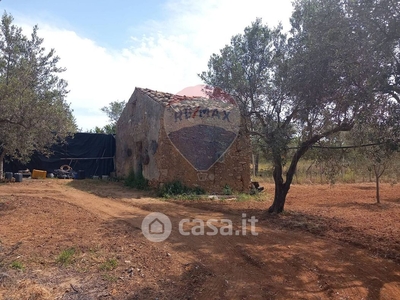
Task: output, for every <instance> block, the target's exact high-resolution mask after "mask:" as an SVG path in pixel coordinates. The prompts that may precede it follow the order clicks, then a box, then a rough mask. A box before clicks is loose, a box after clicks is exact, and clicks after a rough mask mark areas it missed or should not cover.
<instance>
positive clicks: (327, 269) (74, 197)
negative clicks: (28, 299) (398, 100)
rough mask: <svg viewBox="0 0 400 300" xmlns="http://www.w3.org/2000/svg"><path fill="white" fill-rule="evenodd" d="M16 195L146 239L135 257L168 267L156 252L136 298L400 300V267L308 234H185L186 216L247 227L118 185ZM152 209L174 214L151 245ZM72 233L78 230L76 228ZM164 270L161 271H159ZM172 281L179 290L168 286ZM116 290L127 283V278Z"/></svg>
mask: <svg viewBox="0 0 400 300" xmlns="http://www.w3.org/2000/svg"><path fill="white" fill-rule="evenodd" d="M11 196H12V197H16V198H18V197H28V198H29V197H30V198H32V199H36V200H37V201H40V199H42V201H43V202H46V201H47V202H49V203H52V204H54V206H59V210H62V209H63V208H64V206H65V205H67V206H68V207H69V206H73V207H74V208H75V209H77V210H79V214H83V215H82V216H83V217H82V220H84V215H85V214H87V216H88V218H89V216H90V218H92V219H93V221H92V224H102V225H101V226H103V228H116V227H118V226H122V227H124V230H125V233H126V234H121V235H120V236H118V235H117V236H113V237H112V238H113V240H114V241H117V242H115V243H120V242H121V240H122V244H123V245H126V248H129V245H131V244H135V245H137V244H138V243H141V244H142V245H143V247H142V246H140V248H139V249H137V247H136V248H135V251H136V253H137V255H139V256H140V255H141V251H143V253H147V252H151V253H164V254H165V255H166V256H167V257H168V261H167V262H163V264H162V265H159V264H158V262H157V263H156V262H155V260H157V259H158V257H154V269H153V270H152V272H151V278H148V281H151V282H152V283H153V285H154V287H153V291H147V292H148V293H147V294H146V292H145V291H143V290H141V292H138V290H139V289H140V288H141V285H140V284H141V283H140V282H139V281H138V282H137V283H138V285H137V286H136V289H137V293H136V294H135V287H134V286H132V285H129V291H130V292H132V295H137V298H132V299H147V296H148V297H149V299H154V297H153V296H154V295H158V297H159V298H164V299H176V298H179V297H182V298H185V299H368V300H372V299H400V266H399V265H398V264H396V263H394V262H392V261H390V260H385V259H382V258H376V257H373V256H371V255H370V253H368V252H367V251H365V250H362V249H359V248H356V247H353V246H351V245H348V244H345V243H340V242H336V241H332V240H329V239H324V238H318V237H315V236H313V235H311V234H309V233H304V232H298V231H296V232H293V231H289V230H282V229H277V228H273V227H271V226H266V225H265V224H263V225H259V224H257V225H256V231H257V234H258V235H257V236H253V235H251V234H250V233H249V232H247V234H246V235H245V236H243V235H232V236H221V235H216V236H208V235H204V236H195V235H192V234H191V235H188V236H182V235H181V234H180V233H179V230H178V223H179V221H180V220H182V219H190V220H193V219H202V220H204V221H206V220H208V219H217V220H220V219H222V218H225V219H230V220H232V222H233V224H234V225H233V229H234V232H235V231H236V230H238V229H239V230H240V229H241V221H242V217H241V215H237V214H227V213H221V212H217V211H209V210H204V209H199V208H195V207H190V205H189V206H188V205H184V206H183V205H179V204H176V203H170V202H167V201H160V200H157V199H154V198H147V197H145V196H144V194H140V193H137V192H132V191H131V190H127V189H125V188H121V187H120V186H119V185H116V184H107V185H106V186H103V185H101V184H95V185H93V184H88V185H85V184H84V183H82V182H79V183H75V182H72V181H57V180H45V181H43V182H39V181H32V182H23V183H22V184H9V185H0V197H11ZM38 197H39V199H38ZM47 202H46V203H47ZM32 203H33V202H32ZM65 207H66V206H65ZM150 212H161V213H164V214H166V215H167V216H168V217H169V218H170V219H171V222H172V233H171V235H170V237H169V238H168V239H167V240H166V241H164V242H161V243H153V242H149V241H147V240H146V239H145V238H144V237H143V235H142V233H141V229H140V228H141V223H142V220H143V218H144V217H145V216H146V215H147V214H149V213H150ZM61 214H62V212H61ZM65 216H69V215H68V214H65ZM3 217H4V215H3V216H0V222H1V218H3ZM78 217H79V216H78V215H77V217H76V218H78ZM247 217H250V216H247ZM38 218H41V216H40V215H39V216H38ZM69 218H70V217H69ZM64 221H68V218H67V220H64ZM81 222H83V221H81ZM38 224H42V223H40V222H38ZM71 224H72V223H71ZM192 225H193V224H192ZM0 226H4V224H1V223H0ZM31 226H34V225H33V224H32V225H31ZM41 226H43V225H41ZM94 226H97V225H94ZM122 227H121V228H122ZM89 229H90V228H89V225H88V231H89ZM186 229H187V230H190V229H188V228H186ZM13 230H14V231H15V230H16V229H15V228H14V229H13ZM71 230H75V231H76V229H73V228H72V227H71ZM100 230H101V229H100ZM6 235H7V231H6V229H5V227H0V239H1V240H7V237H6ZM75 235H79V232H76V233H75ZM82 238H83V239H84V237H82ZM75 243H76V242H75ZM121 247H122V246H121ZM151 253H147V254H146V255H150V256H149V257H150V258H149V259H147V261H146V264H148V265H151V264H152V258H151V257H152V256H151V255H152V254H151ZM143 255H144V254H143ZM161 255H163V254H161ZM120 260H122V261H123V260H124V259H123V258H120ZM160 266H161V267H160ZM158 267H159V268H162V270H160V272H159V274H157V268H158ZM164 268H170V269H169V270H164ZM70 275H71V276H74V274H72V273H71V274H70ZM73 282H77V280H75V281H73ZM179 282H182V284H179ZM78 283H79V282H78ZM139 283H140V284H139ZM166 283H171V285H172V286H173V287H171V288H170V289H169V288H165V286H166ZM116 288H117V289H124V288H126V287H124V283H123V282H122V283H119V284H118V285H116ZM180 290H181V291H180ZM5 294H6V293H5ZM5 294H3V296H4V295H5ZM113 294H114V295H115V296H114V298H115V299H124V298H123V297H124V296H122V295H121V293H119V291H118V290H117V291H114V293H110V294H109V295H108V296H109V297H110V298H109V299H114V298H113V296H112V295H113ZM126 294H128V292H126ZM0 295H1V294H0ZM146 295H147V296H146ZM126 297H128V296H126ZM151 297H152V298H151ZM10 299H12V298H10ZM38 299H40V298H38ZM63 299H67V298H66V297H64V298H63ZM70 299H92V298H90V297H89V296H88V298H85V297H84V296H82V298H78V296H76V298H72V296H71V298H70ZM106 299H108V298H106Z"/></svg>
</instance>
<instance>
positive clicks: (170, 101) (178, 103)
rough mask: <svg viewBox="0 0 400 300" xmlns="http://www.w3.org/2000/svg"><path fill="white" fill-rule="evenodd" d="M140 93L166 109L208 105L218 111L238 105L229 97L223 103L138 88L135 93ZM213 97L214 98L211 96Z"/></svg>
mask: <svg viewBox="0 0 400 300" xmlns="http://www.w3.org/2000/svg"><path fill="white" fill-rule="evenodd" d="M136 90H137V91H139V92H140V93H142V94H144V95H147V96H148V97H150V98H151V99H153V100H154V101H156V102H158V103H160V104H161V105H163V106H165V107H170V106H172V107H174V108H180V107H188V106H189V107H197V106H202V105H204V103H207V107H208V108H209V109H217V108H225V109H228V108H229V109H231V108H232V107H234V106H237V104H236V103H235V102H234V103H232V101H234V100H232V99H233V98H232V97H231V96H230V95H228V94H225V95H228V97H227V98H225V99H227V100H226V101H221V100H220V98H219V97H218V98H216V99H217V101H211V103H210V100H213V99H208V98H205V97H201V96H185V95H183V96H182V95H176V94H171V93H164V92H159V91H154V90H150V89H146V88H138V87H137V88H136V89H135V91H136ZM211 97H212V96H211ZM185 100H191V101H185Z"/></svg>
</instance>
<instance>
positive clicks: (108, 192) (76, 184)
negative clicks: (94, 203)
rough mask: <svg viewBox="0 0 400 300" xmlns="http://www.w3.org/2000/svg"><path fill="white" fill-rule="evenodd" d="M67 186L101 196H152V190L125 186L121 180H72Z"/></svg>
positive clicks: (137, 197) (138, 197)
mask: <svg viewBox="0 0 400 300" xmlns="http://www.w3.org/2000/svg"><path fill="white" fill-rule="evenodd" d="M67 185H68V186H70V187H72V188H75V189H78V190H81V191H83V192H87V193H90V194H93V195H96V196H99V197H102V198H135V199H140V198H142V197H153V196H154V195H155V193H154V191H151V190H149V191H141V190H136V189H132V188H129V187H126V186H125V185H124V184H123V182H115V181H105V180H95V179H85V180H72V181H70V182H68V183H67Z"/></svg>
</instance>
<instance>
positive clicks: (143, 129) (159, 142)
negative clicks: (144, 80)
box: [116, 89, 251, 193]
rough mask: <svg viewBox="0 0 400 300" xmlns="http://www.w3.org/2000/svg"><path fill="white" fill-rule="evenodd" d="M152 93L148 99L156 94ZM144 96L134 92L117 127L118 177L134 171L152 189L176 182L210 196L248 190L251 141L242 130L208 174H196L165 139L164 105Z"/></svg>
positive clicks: (144, 93)
mask: <svg viewBox="0 0 400 300" xmlns="http://www.w3.org/2000/svg"><path fill="white" fill-rule="evenodd" d="M151 92H152V93H153V94H150V95H154V93H157V92H154V91H151ZM146 93H149V91H148V90H146V91H143V90H141V89H136V90H135V92H134V93H133V95H132V97H131V99H130V100H129V101H128V103H127V106H126V107H125V109H124V111H123V113H122V115H121V117H120V119H119V121H118V123H117V135H116V172H117V176H122V177H125V176H127V175H128V174H129V173H130V172H131V171H132V170H134V171H135V173H138V172H142V173H143V175H144V176H145V177H146V178H147V179H149V181H150V184H151V185H152V186H155V187H157V186H159V185H160V184H163V183H167V182H171V181H174V180H179V181H181V182H182V183H183V184H185V185H187V186H190V187H201V188H203V189H205V190H206V191H207V192H209V193H222V192H223V189H224V187H225V186H226V185H228V186H229V187H230V188H231V189H232V190H234V191H248V190H249V186H250V163H251V151H250V140H249V137H248V136H246V135H244V134H243V133H242V130H240V132H239V135H238V136H237V138H236V139H235V141H234V142H233V143H232V145H231V146H230V148H229V149H228V150H227V151H226V152H225V154H224V155H223V156H222V157H221V158H220V159H219V160H218V161H217V162H216V163H215V164H214V165H213V166H212V167H211V168H210V169H209V170H208V171H197V170H196V169H195V168H194V167H193V166H192V164H190V163H189V162H188V160H187V159H186V158H184V156H182V155H181V153H180V152H179V151H178V150H177V149H176V147H175V146H174V145H173V143H172V142H171V140H170V138H169V137H168V136H167V133H166V129H165V127H164V109H165V106H166V104H165V103H166V102H160V101H156V100H154V99H153V98H152V97H150V96H149V95H148V94H146ZM157 94H158V93H157ZM159 94H160V95H163V94H164V93H159ZM162 99H164V100H165V98H162ZM164 100H163V101H164ZM165 101H166V100H165ZM196 150H198V149H196V148H195V149H193V151H196Z"/></svg>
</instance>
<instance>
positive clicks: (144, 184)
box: [124, 170, 149, 190]
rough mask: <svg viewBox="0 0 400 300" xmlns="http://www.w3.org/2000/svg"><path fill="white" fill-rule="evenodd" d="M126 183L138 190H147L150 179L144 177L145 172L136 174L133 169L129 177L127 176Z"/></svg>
mask: <svg viewBox="0 0 400 300" xmlns="http://www.w3.org/2000/svg"><path fill="white" fill-rule="evenodd" d="M124 184H125V185H126V186H129V187H131V188H135V189H138V190H146V189H148V187H149V181H148V180H147V179H146V178H144V176H143V174H142V173H139V174H135V172H134V171H133V170H132V171H131V172H130V173H129V175H128V177H126V178H125V180H124Z"/></svg>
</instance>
